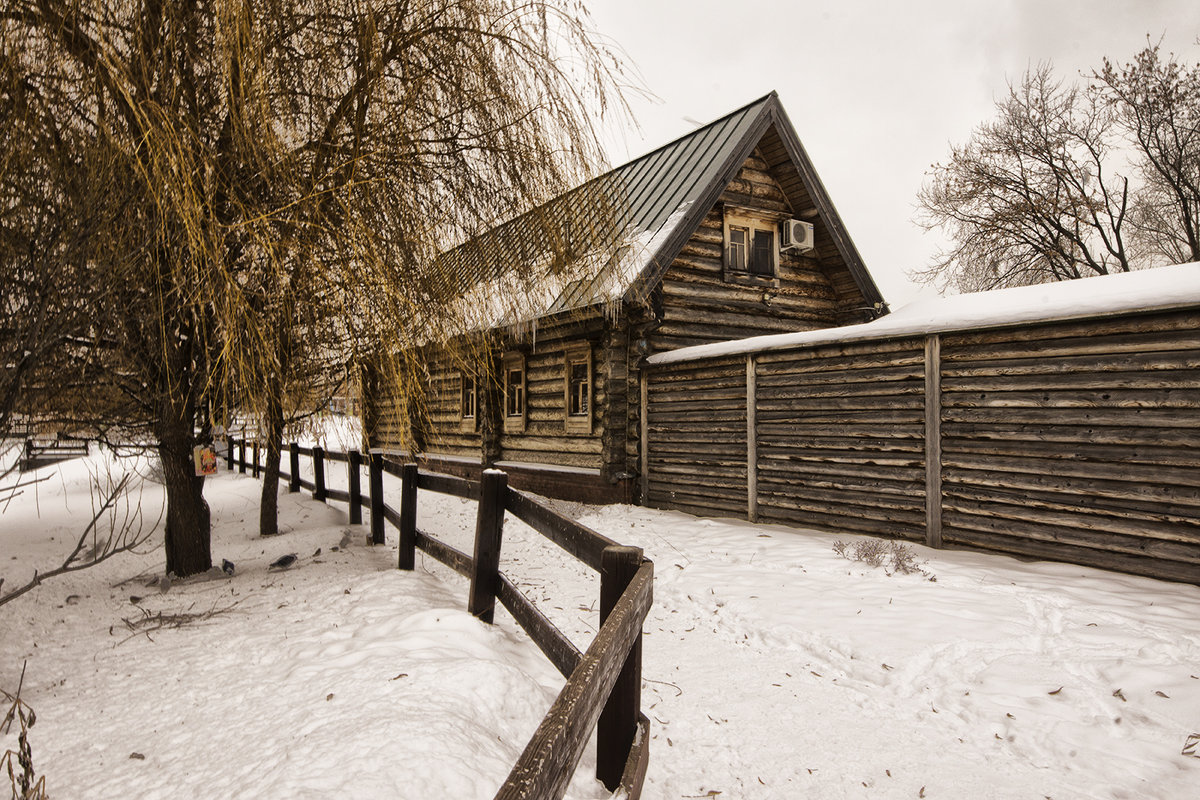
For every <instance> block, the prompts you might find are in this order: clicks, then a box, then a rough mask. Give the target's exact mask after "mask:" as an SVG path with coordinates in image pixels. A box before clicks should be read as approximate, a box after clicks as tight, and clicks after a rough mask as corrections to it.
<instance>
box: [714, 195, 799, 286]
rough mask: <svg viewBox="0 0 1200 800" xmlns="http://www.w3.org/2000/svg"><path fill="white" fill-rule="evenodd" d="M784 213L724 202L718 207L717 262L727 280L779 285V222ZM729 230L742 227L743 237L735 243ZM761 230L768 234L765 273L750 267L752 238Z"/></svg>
mask: <svg viewBox="0 0 1200 800" xmlns="http://www.w3.org/2000/svg"><path fill="white" fill-rule="evenodd" d="M787 217H788V214H787V213H786V212H772V211H767V210H765V209H763V210H759V209H749V208H739V207H737V206H728V205H727V206H724V207H723V208H722V239H721V243H722V247H721V253H722V256H721V263H722V266H723V268H724V277H725V280H726V281H727V282H730V283H753V284H756V285H770V286H778V285H779V263H780V246H779V245H780V236H779V222H780V220H783V219H786V218H787ZM732 231H744V232H745V238H744V241H743V242H742V243H740V244H737V243H735V242H734V241H733V235H732V233H731V232H732ZM762 233H766V234H769V235H770V237H771V247H770V272H769V273H764V272H752V271H751V264H752V259H753V258H754V249H755V246H754V240H755V238H756V234H762ZM735 248H736V249H735ZM739 250H740V255H741V260H742V262H743V265H742V266H738V265H737V264H736V263H735V253H737V252H738V251H739Z"/></svg>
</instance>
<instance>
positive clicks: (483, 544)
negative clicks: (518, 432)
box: [226, 439, 654, 800]
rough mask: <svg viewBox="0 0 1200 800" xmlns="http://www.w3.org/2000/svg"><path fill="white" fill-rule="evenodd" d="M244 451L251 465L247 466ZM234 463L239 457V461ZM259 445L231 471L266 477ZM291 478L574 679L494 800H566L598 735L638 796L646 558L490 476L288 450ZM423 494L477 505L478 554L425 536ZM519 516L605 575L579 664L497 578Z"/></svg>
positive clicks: (615, 773) (599, 767)
mask: <svg viewBox="0 0 1200 800" xmlns="http://www.w3.org/2000/svg"><path fill="white" fill-rule="evenodd" d="M247 449H249V451H250V458H249V459H247ZM235 451H236V452H235ZM260 455H261V451H260V448H259V446H258V444H257V443H247V442H246V440H244V439H241V440H230V444H229V449H228V452H227V455H226V464H227V466H228V468H229V469H230V470H231V471H232V470H233V469H235V468H236V469H237V470H238V471H239V472H241V473H245V472H246V471H247V469H250V470H251V471H252V474H253V475H254V476H255V477H257V476H258V475H259V474H260V472H261V469H262V465H261V464H260ZM301 456H305V457H307V458H310V459H311V460H312V465H313V479H312V480H311V481H310V480H306V479H304V478H302V477H301V475H300V457H301ZM287 459H288V461H287V464H288V469H287V470H283V469H281V470H280V477H281V478H283V479H286V480H287V482H288V489H289V491H292V492H298V491H300V489H301V488H303V489H307V490H308V491H310V492H312V496H313V498H314V499H316V500H321V501H323V502H324V501H329V500H335V501H339V502H343V503H347V504H349V507H350V521H351V522H352V523H355V524H357V523H360V522H361V521H362V508H363V507H364V506H365V507H367V508H369V509H370V530H371V541H372V542H373V543H375V544H383V543H384V523H385V522H386V523H390V524H391V525H392V526H393V527H395V528H396V529H397V530H398V531H399V536H400V548H399V549H400V553H399V558H398V564H397V565H398V567H399V568H400V569H402V570H411V569H413V568H414V565H415V560H416V559H415V555H416V551H417V550H422V551H424V552H425V553H427V554H428V555H430V556H432V557H433V558H435V559H437V560H438V561H440V562H441V563H443V564H445V565H446V566H447V567H449V568H450V569H452V570H454V571H455V572H457V573H459V574H460V575H462V576H463V577H465V578H467V579H469V580H470V594H469V597H468V602H467V609H468V610H469V611H470V612H471V613H472V614H474V615H475V616H477V617H479V618H480V619H482V620H484V621H485V622H489V623H490V622H492V621H493V617H494V614H495V606H496V602H497V601H499V602H500V604H501V605H503V606H504V607H505V608H506V609H507V610H508V612H509V613H510V614H511V615H512V617H513V619H514V620H516V622H517V624H518V625H520V626H521V628H522V629H523V630H524V631H525V632H526V633H527V634H529V637H530V638H531V639H532V640H533V641H534V643H535V644H537V646H538V648H539V649H540V650H541V651H542V652H543V653H544V654H545V655H546V657H547V658H548V659H549V660H550V662H551V663H552V664H553V665H554V667H555V668H556V669H557V670H558V671H559V673H561V674H562V675H563V677H565V678H566V679H567V682H566V684H565V685H564V686H563V688H562V691H560V692H559V694H558V698H557V699H556V700H555V701H554V704H553V705H552V706H551V707H550V711H549V712H548V713H547V714H546V716H545V717H544V718H543V719H542V722H541V724H540V725H539V726H538V729H537V731H536V732H535V733H534V735H533V737H532V738H531V739H530V740H529V743H528V744H527V745H526V747H525V750H524V752H523V753H522V754H521V757H520V758H519V759H518V760H517V763H516V765H515V766H514V767H513V768H512V771H511V772H510V773H509V776H508V779H507V780H506V781H505V782H504V785H503V786H501V787H500V790H499V791H498V792H497V793H496V800H518V799H521V800H558V798H561V797H562V796H563V794H565V793H566V790H567V786H568V785H569V784H570V781H571V778H572V776H573V775H574V773H575V768H576V766H577V765H578V764H579V760H580V758H582V756H583V750H584V748H585V747H586V746H587V742H588V740H589V739H590V738H591V732H592V730H593V729H595V730H596V777H597V779H599V780H600V781H601V782H602V783H603V784H604V786H605V787H606V788H607V789H608V790H609V791H613V792H623V793H624V794H623V796H624V797H627V798H629V800H637V798H638V797H640V796H641V792H642V785H643V783H644V782H645V778H646V768H647V766H648V765H649V757H650V749H649V742H650V737H649V726H650V722H649V720H648V719H647V718H646V716H645V715H644V714H642V712H641V684H642V623H643V621H644V620H645V619H646V615H647V614H648V613H649V610H650V604H651V601H652V596H653V584H654V564H653V563H652V562H651V561H650V560H648V559H646V558H644V557H643V555H642V551H641V549H640V548H636V547H625V546H623V545H620V544H618V543H617V542H615V541H613V540H612V539H609V538H608V537H606V536H602V535H601V534H599V533H597V532H595V531H593V530H591V529H590V528H587V527H586V526H583V525H580V524H579V523H577V522H575V521H574V520H572V519H570V518H568V517H565V516H563V515H561V514H559V513H558V512H556V511H554V510H553V509H551V508H548V507H546V506H544V505H542V504H541V503H539V502H537V501H536V500H534V499H533V498H532V497H531V496H529V495H527V494H524V493H522V492H519V491H517V490H515V489H511V488H509V486H508V477H507V476H506V475H505V474H504V473H503V472H500V471H497V470H486V471H484V473H483V476H482V480H480V481H468V480H464V479H462V478H455V477H451V476H449V475H439V474H436V473H429V472H420V471H419V470H418V468H417V465H416V464H404V463H401V462H399V461H396V460H394V459H391V458H387V457H385V456H384V455H383V454H381V453H370V454H367V455H366V458H364V454H362V453H360V452H359V451H356V450H351V451H350V452H348V453H340V452H336V451H326V450H324V449H322V448H320V447H311V448H308V447H300V446H299V445H298V444H296V443H292V445H291V447H290V448H289V449H288V452H287ZM329 461H340V462H344V463H345V464H346V466H347V470H348V488H347V489H346V490H342V489H335V488H331V487H329V486H328V485H326V480H325V465H326V462H329ZM364 464H365V465H366V466H367V468H368V492H367V493H366V494H363V493H362V490H361V488H362V487H361V482H360V477H361V476H360V471H361V468H362V466H363V465H364ZM385 472H386V473H388V474H390V475H394V476H396V477H398V478H400V481H401V484H400V486H401V488H400V509H399V510H398V511H397V510H396V509H395V508H393V507H392V506H390V505H388V504H387V503H386V502H385V501H384V496H383V474H384V473H385ZM418 489H424V490H426V491H431V492H440V493H442V494H449V495H453V496H455V497H462V498H466V499H470V500H475V501H477V502H478V503H479V512H478V516H477V518H476V527H475V549H474V553H473V554H471V555H468V554H466V553H463V552H462V551H460V550H457V549H456V548H454V547H452V546H450V545H448V544H446V543H445V542H442V541H440V540H438V539H436V538H435V537H433V536H430V535H429V534H428V533H426V532H425V531H422V530H420V529H418V528H417V490H418ZM506 513H508V514H512V515H513V516H515V517H517V518H518V519H520V520H521V521H523V522H524V523H526V524H527V525H528V526H529V527H531V528H533V529H534V530H535V531H537V532H538V533H540V534H541V535H543V536H545V537H546V538H547V539H549V540H550V541H551V542H553V543H555V544H556V545H558V546H559V547H561V548H562V549H563V550H565V551H566V552H567V553H569V554H570V555H572V556H574V557H575V558H576V559H578V560H579V561H581V562H583V563H584V564H586V565H587V566H589V567H591V568H592V569H594V570H596V571H597V572H598V573H600V620H601V625H600V630H599V632H598V633H597V634H596V637H595V639H594V640H593V641H592V643H591V645H590V646H588V648H587V649H586V650H585V651H584V652H582V653H581V652H579V650H578V649H577V648H576V647H575V645H574V644H572V643H571V641H570V640H569V639H568V638H567V637H566V635H564V634H563V633H562V631H560V630H559V629H558V628H557V627H555V626H554V624H553V623H552V622H550V620H549V619H548V618H547V617H546V616H545V615H543V614H542V613H541V612H540V611H539V610H538V609H537V607H536V606H534V604H533V603H532V602H530V600H529V599H528V598H526V597H525V596H524V595H523V594H521V592H520V591H518V590H517V588H516V587H515V586H514V584H513V583H512V582H511V581H510V580H509V579H508V578H507V577H506V576H505V575H504V573H502V572H500V570H499V562H500V547H501V541H502V535H501V534H502V531H503V526H504V517H505V514H506Z"/></svg>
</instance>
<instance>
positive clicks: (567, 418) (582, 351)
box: [563, 343, 596, 434]
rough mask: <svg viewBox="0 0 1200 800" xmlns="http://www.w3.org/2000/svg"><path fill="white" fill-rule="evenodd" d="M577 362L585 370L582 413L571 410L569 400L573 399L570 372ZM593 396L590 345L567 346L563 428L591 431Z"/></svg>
mask: <svg viewBox="0 0 1200 800" xmlns="http://www.w3.org/2000/svg"><path fill="white" fill-rule="evenodd" d="M577 364H583V365H584V369H585V370H586V372H585V375H586V378H585V382H586V387H587V411H585V412H583V413H572V412H571V401H572V400H573V399H574V388H575V387H574V386H573V385H572V380H571V378H572V375H571V372H572V367H573V366H575V365H577ZM576 385H577V384H576ZM595 398H596V382H595V374H594V371H593V370H592V346H591V345H590V344H587V343H584V344H578V345H573V346H571V347H568V348H567V349H566V350H565V351H564V352H563V428H564V429H565V430H566V431H567V432H568V433H586V434H590V433H591V432H592V418H593V416H594V414H593V409H595V407H596V402H595Z"/></svg>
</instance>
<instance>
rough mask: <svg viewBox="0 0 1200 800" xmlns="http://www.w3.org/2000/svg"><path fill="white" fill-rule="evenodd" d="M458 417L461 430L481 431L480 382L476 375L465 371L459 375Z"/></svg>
mask: <svg viewBox="0 0 1200 800" xmlns="http://www.w3.org/2000/svg"><path fill="white" fill-rule="evenodd" d="M468 387H469V389H468ZM468 398H469V399H470V403H469V404H468ZM468 412H470V413H468ZM458 417H459V429H460V430H462V431H466V432H474V431H477V430H479V382H478V381H476V380H475V376H474V375H472V374H471V373H469V372H466V371H465V370H460V371H459V373H458Z"/></svg>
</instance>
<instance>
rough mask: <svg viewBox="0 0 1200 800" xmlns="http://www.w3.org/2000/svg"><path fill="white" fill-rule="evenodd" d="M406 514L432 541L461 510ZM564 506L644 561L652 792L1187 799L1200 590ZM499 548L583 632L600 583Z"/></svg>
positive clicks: (531, 538)
mask: <svg viewBox="0 0 1200 800" xmlns="http://www.w3.org/2000/svg"><path fill="white" fill-rule="evenodd" d="M420 503H421V512H420V524H421V526H422V527H423V528H426V529H430V530H436V531H439V532H440V533H442V534H443V535H446V536H447V537H451V536H453V535H454V533H453V531H454V530H456V529H457V530H462V529H464V528H467V527H468V523H469V522H470V520H471V519H473V517H472V515H473V513H474V508H473V506H471V505H470V504H468V503H463V502H461V501H458V500H454V499H450V498H445V497H439V496H435V495H429V494H426V493H422V494H421V498H420ZM571 510H572V511H574V512H575V513H578V514H581V520H582V521H583V522H584V523H585V524H588V525H590V526H592V527H594V528H595V529H596V530H598V531H600V532H602V533H604V534H605V535H607V536H610V537H612V538H613V539H615V540H617V541H620V542H622V543H626V544H633V545H637V546H640V547H643V548H644V549H645V551H646V554H647V556H648V557H650V558H652V559H653V560H654V562H655V566H656V582H655V598H654V607H653V610H652V612H651V615H650V617H649V619H648V620H647V623H646V629H645V630H646V636H645V645H644V656H643V657H644V673H643V674H644V678H645V684H644V690H643V703H644V710H645V712H646V713H647V714H648V715H649V716H650V718H651V720H652V731H653V736H654V739H653V745H652V748H651V762H650V763H651V766H650V773H649V778H648V782H647V791H646V795H645V796H646V797H647V798H655V799H657V798H662V799H663V800H666V798H680V797H729V798H743V797H756V798H758V797H761V798H794V797H820V798H841V797H847V798H856V797H870V798H914V797H920V796H924V797H929V798H935V797H954V798H960V797H964V796H966V797H972V798H1014V797H1035V798H1041V797H1052V798H1058V799H1059V800H1062V799H1063V798H1093V797H1113V798H1164V800H1165V799H1166V798H1179V799H1182V798H1191V797H1195V796H1197V795H1196V787H1197V786H1200V760H1198V759H1195V758H1189V757H1187V756H1184V755H1182V754H1181V752H1180V751H1181V749H1182V748H1183V745H1184V743H1185V741H1186V738H1187V735H1188V734H1189V733H1190V732H1192V731H1197V730H1200V588H1197V587H1195V586H1186V585H1181V584H1171V583H1165V582H1159V581H1154V580H1150V579H1143V578H1137V577H1131V576H1123V575H1118V574H1114V573H1107V572H1102V571H1099V570H1092V569H1087V568H1082V567H1074V566H1070V565H1062V564H1049V563H1021V562H1018V561H1016V560H1014V559H1011V558H1007V557H998V556H987V555H982V554H973V553H965V552H954V551H932V550H928V549H926V548H924V547H914V550H916V551H918V552H919V554H920V557H921V558H922V559H927V560H928V562H929V563H928V564H927V565H926V569H927V570H928V571H929V572H930V573H932V574H933V575H934V576H935V577H936V581H930V580H927V579H925V578H924V577H922V576H920V575H899V574H897V575H888V574H886V572H885V571H884V570H883V569H872V568H869V567H866V566H864V565H862V564H860V563H851V562H849V561H847V560H845V559H842V558H840V557H839V556H837V555H836V554H835V553H834V551H833V543H834V542H835V541H836V540H837V539H838V538H841V539H844V540H852V539H854V538H855V537H849V536H844V537H836V536H832V535H827V534H819V533H812V532H801V531H797V530H794V529H790V528H784V527H778V526H754V525H750V524H748V523H743V522H736V521H713V520H700V519H696V518H694V517H690V516H687V515H684V514H678V513H666V512H658V511H652V510H647V509H640V508H633V507H622V506H611V507H605V508H594V507H580V506H576V507H574V508H572V509H571ZM459 544H460V546H463V547H467V548H468V549H469V541H460V542H459ZM502 553H503V556H504V558H503V560H502V564H501V567H502V569H505V570H506V571H507V573H508V574H509V575H510V577H513V578H515V579H516V580H517V582H518V583H520V584H522V588H523V589H524V590H525V591H526V592H527V593H529V594H530V596H532V597H533V598H534V599H535V600H536V601H538V602H539V603H540V604H541V606H542V608H543V610H545V611H547V613H548V614H549V615H550V616H551V617H552V618H553V619H554V620H555V621H556V623H557V624H559V625H560V627H562V628H563V629H564V630H565V631H568V632H569V633H570V634H571V635H572V637H573V638H574V639H575V641H576V643H577V644H579V645H581V646H582V645H585V644H586V643H587V642H588V641H590V639H591V637H592V635H593V634H594V629H595V625H596V624H597V619H596V615H595V601H596V597H597V596H598V591H599V588H598V585H597V584H596V582H595V579H594V578H593V579H590V580H589V579H586V575H585V571H584V570H582V569H580V568H577V567H575V566H573V565H570V566H563V564H564V558H563V557H562V556H561V555H560V554H559V553H558V551H557V550H556V549H555V548H554V547H553V546H552V545H547V544H545V543H544V541H542V540H540V539H539V537H536V535H534V534H532V533H531V532H529V531H528V529H526V528H525V527H524V526H523V525H521V524H519V523H516V522H510V523H508V525H507V527H506V529H505V541H504V548H503V550H502ZM581 587H582V588H581ZM1118 691H1119V695H1117V694H1115V693H1117V692H1118ZM922 792H923V794H922Z"/></svg>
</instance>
